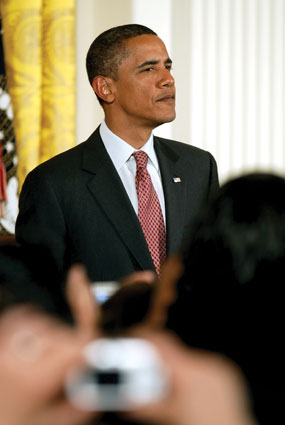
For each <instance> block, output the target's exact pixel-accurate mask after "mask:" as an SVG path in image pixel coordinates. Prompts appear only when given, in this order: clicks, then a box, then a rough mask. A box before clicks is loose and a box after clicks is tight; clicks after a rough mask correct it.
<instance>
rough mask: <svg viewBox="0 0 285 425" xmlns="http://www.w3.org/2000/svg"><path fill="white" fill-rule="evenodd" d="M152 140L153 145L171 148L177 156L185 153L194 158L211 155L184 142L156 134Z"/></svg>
mask: <svg viewBox="0 0 285 425" xmlns="http://www.w3.org/2000/svg"><path fill="white" fill-rule="evenodd" d="M154 141H155V145H156V146H157V147H158V148H160V149H162V150H163V149H166V150H167V149H168V150H172V151H173V152H174V153H176V154H177V155H179V156H181V155H182V156H184V155H186V157H187V156H188V155H191V156H194V157H196V158H199V157H201V158H203V157H205V156H206V157H209V155H210V156H211V157H212V155H211V153H210V152H208V151H206V150H204V149H201V148H198V147H197V146H193V145H190V144H188V143H185V142H180V141H177V140H173V139H165V138H163V137H157V136H155V137H154Z"/></svg>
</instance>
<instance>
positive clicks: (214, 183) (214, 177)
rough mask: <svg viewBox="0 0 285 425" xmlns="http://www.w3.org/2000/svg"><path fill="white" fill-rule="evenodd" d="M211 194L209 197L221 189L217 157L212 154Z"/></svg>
mask: <svg viewBox="0 0 285 425" xmlns="http://www.w3.org/2000/svg"><path fill="white" fill-rule="evenodd" d="M209 155H210V174H209V194H208V199H209V198H210V197H211V196H212V195H214V194H215V193H216V192H217V191H218V190H219V187H220V185H219V177H218V168H217V163H216V160H215V158H214V157H213V155H212V154H210V153H209Z"/></svg>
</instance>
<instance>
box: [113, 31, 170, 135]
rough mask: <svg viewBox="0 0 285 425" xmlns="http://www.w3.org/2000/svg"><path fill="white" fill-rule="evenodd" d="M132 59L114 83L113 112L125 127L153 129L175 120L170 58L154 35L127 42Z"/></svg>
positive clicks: (119, 71)
mask: <svg viewBox="0 0 285 425" xmlns="http://www.w3.org/2000/svg"><path fill="white" fill-rule="evenodd" d="M125 46H126V48H127V49H128V50H129V51H130V54H129V56H128V57H127V59H125V60H124V62H123V63H122V64H121V65H120V67H119V70H118V80H117V81H113V85H114V86H113V88H114V94H115V100H114V106H115V108H114V113H116V116H117V118H118V119H121V122H123V123H124V124H125V123H126V122H127V123H128V125H130V126H132V125H133V126H134V127H145V128H149V129H151V130H152V129H153V128H155V127H157V126H159V125H160V124H163V123H166V122H170V121H173V120H174V118H175V83H174V78H173V77H172V75H171V59H170V58H169V56H168V53H167V50H166V48H165V45H164V43H163V42H162V41H161V40H160V38H158V37H157V36H155V35H140V36H137V37H133V38H130V39H128V40H126V41H125Z"/></svg>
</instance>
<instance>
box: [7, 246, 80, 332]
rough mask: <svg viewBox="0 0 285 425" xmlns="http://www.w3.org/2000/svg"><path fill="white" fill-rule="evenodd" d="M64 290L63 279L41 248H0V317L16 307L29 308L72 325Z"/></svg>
mask: <svg viewBox="0 0 285 425" xmlns="http://www.w3.org/2000/svg"><path fill="white" fill-rule="evenodd" d="M64 291H65V277H64V275H63V274H61V273H60V272H59V270H58V268H57V266H56V264H55V262H54V261H53V260H52V259H51V257H50V256H49V255H48V253H47V252H46V251H45V250H44V249H41V248H39V247H37V248H32V247H23V246H21V245H18V244H4V245H0V314H1V313H2V312H4V311H5V310H7V309H9V308H11V307H14V306H17V305H30V306H31V307H32V308H35V309H37V310H40V311H42V312H44V313H47V314H49V315H51V316H53V317H55V318H57V319H59V320H62V321H64V322H65V323H68V324H73V317H72V313H71V310H70V308H69V305H68V303H67V300H66V298H65V292H64Z"/></svg>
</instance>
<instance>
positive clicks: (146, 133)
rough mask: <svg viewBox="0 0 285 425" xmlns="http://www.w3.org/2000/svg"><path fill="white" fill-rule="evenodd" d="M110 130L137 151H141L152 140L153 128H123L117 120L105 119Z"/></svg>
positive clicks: (129, 126)
mask: <svg viewBox="0 0 285 425" xmlns="http://www.w3.org/2000/svg"><path fill="white" fill-rule="evenodd" d="M105 120H106V124H107V126H108V128H109V129H110V130H111V131H112V132H113V133H114V134H116V136H118V137H120V138H121V139H122V140H124V141H125V142H126V143H128V144H129V145H131V146H132V147H133V148H135V149H140V148H141V147H142V146H143V145H144V144H145V143H146V142H147V141H148V139H149V138H150V135H151V132H152V128H146V127H138V126H131V125H126V126H122V123H120V122H118V120H116V121H115V122H114V121H112V120H108V119H107V118H105Z"/></svg>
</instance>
